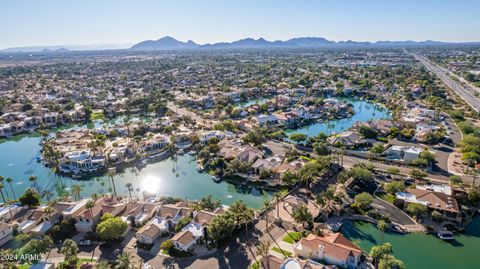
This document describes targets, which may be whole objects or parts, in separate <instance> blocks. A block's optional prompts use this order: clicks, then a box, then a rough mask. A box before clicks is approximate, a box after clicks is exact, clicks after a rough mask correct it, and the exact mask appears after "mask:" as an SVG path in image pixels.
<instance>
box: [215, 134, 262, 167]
mask: <svg viewBox="0 0 480 269" xmlns="http://www.w3.org/2000/svg"><path fill="white" fill-rule="evenodd" d="M218 146H219V147H220V150H219V151H218V152H217V156H218V157H221V158H224V159H226V160H232V159H238V160H239V161H241V162H254V161H255V160H257V159H259V158H263V153H262V151H260V150H259V149H257V148H256V147H252V146H250V145H248V144H245V145H244V144H243V143H242V142H241V140H239V139H231V140H229V139H223V140H222V141H220V142H219V143H218Z"/></svg>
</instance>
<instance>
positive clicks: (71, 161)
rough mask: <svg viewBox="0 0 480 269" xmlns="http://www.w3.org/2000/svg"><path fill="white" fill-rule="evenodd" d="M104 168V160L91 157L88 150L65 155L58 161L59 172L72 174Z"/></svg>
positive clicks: (99, 157) (101, 157)
mask: <svg viewBox="0 0 480 269" xmlns="http://www.w3.org/2000/svg"><path fill="white" fill-rule="evenodd" d="M104 168H105V158H104V157H103V156H101V155H99V156H95V155H93V154H92V153H91V152H90V150H88V149H85V150H82V151H75V152H70V153H67V154H65V155H64V156H63V157H62V158H61V159H60V166H59V169H60V171H61V172H64V173H73V174H79V173H85V172H95V171H98V170H102V169H104Z"/></svg>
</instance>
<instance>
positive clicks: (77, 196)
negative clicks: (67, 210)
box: [72, 185, 82, 200]
mask: <svg viewBox="0 0 480 269" xmlns="http://www.w3.org/2000/svg"><path fill="white" fill-rule="evenodd" d="M81 192H82V186H80V185H73V186H72V195H73V199H75V200H80V193H81Z"/></svg>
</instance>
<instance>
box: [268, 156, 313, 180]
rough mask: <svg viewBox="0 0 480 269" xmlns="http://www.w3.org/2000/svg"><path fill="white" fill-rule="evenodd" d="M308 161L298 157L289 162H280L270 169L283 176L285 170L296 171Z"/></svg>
mask: <svg viewBox="0 0 480 269" xmlns="http://www.w3.org/2000/svg"><path fill="white" fill-rule="evenodd" d="M307 162H308V161H306V160H304V159H301V158H298V159H295V160H293V161H291V162H289V163H282V164H280V165H278V166H275V167H272V169H271V171H272V172H273V173H274V174H275V175H277V176H278V177H279V178H281V177H282V176H283V174H285V173H286V172H296V171H298V170H300V168H302V167H303V166H304V165H305V164H306V163H307Z"/></svg>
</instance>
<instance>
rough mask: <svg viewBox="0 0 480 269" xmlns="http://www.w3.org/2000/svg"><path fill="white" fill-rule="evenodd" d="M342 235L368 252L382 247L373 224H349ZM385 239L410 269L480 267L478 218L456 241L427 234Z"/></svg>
mask: <svg viewBox="0 0 480 269" xmlns="http://www.w3.org/2000/svg"><path fill="white" fill-rule="evenodd" d="M342 233H343V234H344V235H345V236H346V237H347V238H349V239H350V240H352V241H353V242H354V243H356V244H357V245H359V246H360V247H361V248H362V249H363V250H364V251H366V252H369V251H370V249H371V248H372V246H374V245H380V244H382V241H381V233H380V231H379V230H378V229H377V228H376V227H375V225H373V224H371V223H366V222H346V223H345V224H344V226H343V227H342ZM384 240H385V242H390V243H392V245H393V251H394V255H395V256H396V257H397V258H398V259H401V260H402V261H403V262H404V263H405V266H406V268H408V269H429V268H432V269H452V268H455V269H476V268H480V255H479V252H478V251H479V248H480V218H476V219H474V220H473V221H472V222H471V223H470V224H469V225H468V226H467V228H466V230H465V233H464V234H455V240H454V241H443V240H441V239H439V238H437V237H436V236H434V235H427V234H424V233H410V234H405V235H400V234H395V233H385V236H384Z"/></svg>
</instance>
